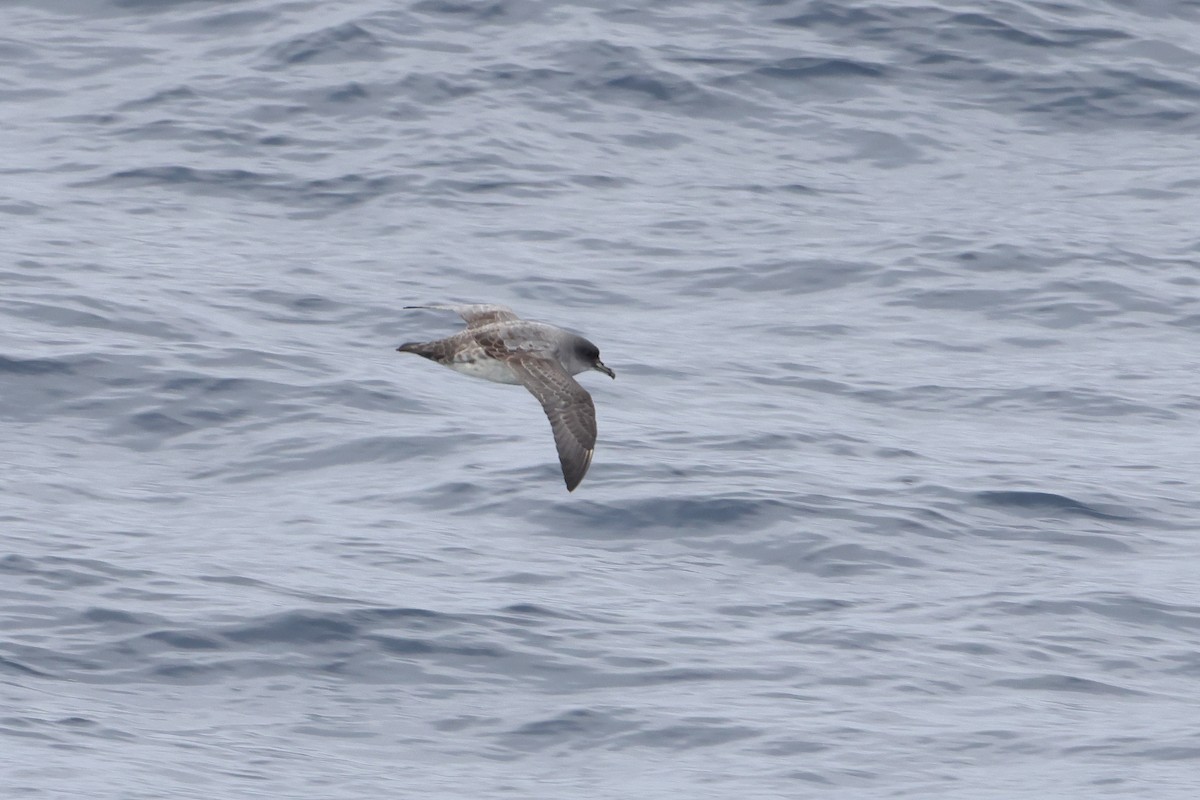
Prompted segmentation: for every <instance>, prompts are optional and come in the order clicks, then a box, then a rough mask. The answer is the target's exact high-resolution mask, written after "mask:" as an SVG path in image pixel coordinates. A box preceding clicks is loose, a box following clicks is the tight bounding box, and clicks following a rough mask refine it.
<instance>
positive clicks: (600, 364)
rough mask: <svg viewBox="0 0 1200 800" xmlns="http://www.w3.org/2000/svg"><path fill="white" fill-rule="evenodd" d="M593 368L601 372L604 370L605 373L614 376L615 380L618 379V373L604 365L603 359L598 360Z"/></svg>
mask: <svg viewBox="0 0 1200 800" xmlns="http://www.w3.org/2000/svg"><path fill="white" fill-rule="evenodd" d="M592 369H594V370H599V371H600V372H603V373H604V374H605V375H607V376H608V377H610V378H612V379H613V380H616V379H617V373H615V372H613V371H612V370H611V369H609V368H608V367H606V366H604V362H603V361H597V362H596V363H595V364H593V365H592Z"/></svg>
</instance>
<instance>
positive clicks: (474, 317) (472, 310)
mask: <svg viewBox="0 0 1200 800" xmlns="http://www.w3.org/2000/svg"><path fill="white" fill-rule="evenodd" d="M405 308H433V309H437V310H439V311H453V312H455V313H456V314H458V315H459V316H460V317H462V318H463V319H464V320H466V321H467V329H468V330H469V329H471V328H479V327H482V326H484V325H491V324H492V323H493V322H507V321H509V320H514V319H520V317H518V316H517V315H516V313H515V312H514V311H513V310H512V309H511V308H509V307H508V306H501V305H493V304H488V303H475V304H472V305H465V306H405Z"/></svg>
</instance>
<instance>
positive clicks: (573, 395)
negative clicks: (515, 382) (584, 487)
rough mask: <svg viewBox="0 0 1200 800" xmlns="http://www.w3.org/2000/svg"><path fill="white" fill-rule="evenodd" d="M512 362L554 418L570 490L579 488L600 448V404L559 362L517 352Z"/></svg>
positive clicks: (552, 426)
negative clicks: (597, 439) (598, 444)
mask: <svg viewBox="0 0 1200 800" xmlns="http://www.w3.org/2000/svg"><path fill="white" fill-rule="evenodd" d="M508 363H509V365H510V366H511V367H512V370H513V372H515V373H516V375H517V377H518V378H520V379H521V383H522V384H524V386H525V388H526V389H528V390H529V391H530V393H531V394H532V395H533V396H534V397H536V398H537V400H538V402H539V403H541V404H542V409H543V410H544V411H545V412H546V416H547V417H549V418H550V429H551V430H552V431H553V432H554V444H555V445H557V446H558V461H559V463H560V464H562V473H563V480H565V481H566V482H567V491H570V492H573V491H575V487H576V486H578V485H579V483H580V481H582V480H583V476H584V475H586V474H587V471H588V467H590V466H591V464H592V453H593V451H594V450H595V449H596V406H595V405H594V404H593V403H592V396H591V395H590V394H588V393H587V390H585V389H584V388H583V387H582V386H580V385H579V384H578V383H576V382H575V379H574V378H572V377H571V376H570V375H569V374H567V371H566V370H564V369H563V368H562V366H561V365H559V364H558V363H557V362H554V361H550V360H549V359H545V358H535V357H530V356H519V355H516V356H511V357H510V358H509V361H508Z"/></svg>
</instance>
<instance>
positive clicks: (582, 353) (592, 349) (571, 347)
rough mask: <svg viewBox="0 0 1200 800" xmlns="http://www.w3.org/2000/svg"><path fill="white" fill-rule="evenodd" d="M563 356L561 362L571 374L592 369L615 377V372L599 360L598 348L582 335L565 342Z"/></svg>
mask: <svg viewBox="0 0 1200 800" xmlns="http://www.w3.org/2000/svg"><path fill="white" fill-rule="evenodd" d="M564 356H565V358H564V359H563V364H564V366H566V367H567V369H568V371H570V373H571V374H572V375H578V374H579V373H580V372H586V371H587V370H589V369H594V370H596V371H598V372H603V373H604V374H605V375H607V376H608V377H610V378H616V377H617V373H615V372H613V371H612V370H611V369H609V368H608V367H606V366H604V362H603V361H601V360H600V348H599V347H596V345H594V344H592V343H591V342H589V341H588V340H587V339H585V338H583V337H582V336H576V337H574V339H572V340H571V341H570V342H568V343H567V352H566V353H564Z"/></svg>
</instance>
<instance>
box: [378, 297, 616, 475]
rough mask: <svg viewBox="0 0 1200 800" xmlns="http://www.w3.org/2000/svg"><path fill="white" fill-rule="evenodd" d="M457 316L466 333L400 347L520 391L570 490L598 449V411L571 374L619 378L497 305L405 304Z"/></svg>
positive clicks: (593, 357) (587, 345) (578, 346)
mask: <svg viewBox="0 0 1200 800" xmlns="http://www.w3.org/2000/svg"><path fill="white" fill-rule="evenodd" d="M409 308H434V309H444V310H448V311H455V312H457V313H458V314H459V315H460V316H461V317H462V318H463V319H464V320H466V321H467V328H466V330H463V331H460V332H459V333H456V334H454V335H453V336H448V337H446V338H445V339H438V340H436V341H432V342H409V343H407V344H402V345H400V347H398V348H397V350H399V351H400V352H403V353H416V354H417V355H419V356H423V357H424V358H428V359H429V360H431V361H436V362H437V363H439V364H442V365H443V366H446V367H449V368H450V369H452V370H454V371H455V372H461V373H463V374H464V375H470V376H471V377H474V378H483V379H484V380H487V381H492V382H493V383H507V384H516V385H520V386H524V387H525V388H526V389H528V390H529V391H530V393H532V394H533V396H534V397H536V398H537V400H538V402H540V403H541V404H542V409H543V410H544V411H545V412H546V416H547V417H549V419H550V427H551V429H552V430H553V432H554V442H555V444H556V445H557V446H558V458H559V462H560V463H561V464H562V470H563V479H564V480H565V481H566V483H567V490H568V491H574V490H575V487H576V486H578V485H579V483H580V481H582V480H583V476H584V475H585V474H587V470H588V467H589V466H590V465H591V463H592V453H593V452H594V450H595V447H596V407H595V405H594V404H593V403H592V397H591V395H589V394H588V393H587V391H586V390H585V389H584V388H583V387H582V386H580V385H579V384H578V383H577V382H576V381H575V379H574V378H573V377H571V376H572V375H577V374H579V373H580V372H584V371H586V370H590V369H595V370H598V371H600V372H603V373H604V374H606V375H608V376H609V377H613V378H615V377H616V375H614V374H613V371H612V370H611V369H609V368H608V367H606V366H604V364H603V362H601V361H600V351H599V350H598V349H597V348H596V346H595V345H594V344H592V343H591V342H589V341H588V340H587V339H584V338H583V337H582V336H577V335H575V334H573V333H570V332H569V331H565V330H563V329H562V328H559V327H556V326H554V325H549V324H547V323H544V322H533V321H530V320H523V319H520V318H519V317H518V316H517V315H516V313H514V312H513V311H512V309H509V308H506V307H505V306H498V305H464V306H409Z"/></svg>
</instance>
